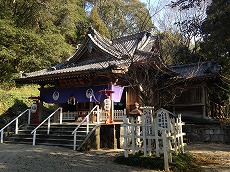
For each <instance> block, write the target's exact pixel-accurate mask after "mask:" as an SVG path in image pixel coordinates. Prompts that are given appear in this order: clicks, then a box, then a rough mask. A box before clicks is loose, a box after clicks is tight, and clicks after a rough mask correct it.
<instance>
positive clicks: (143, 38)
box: [16, 28, 161, 81]
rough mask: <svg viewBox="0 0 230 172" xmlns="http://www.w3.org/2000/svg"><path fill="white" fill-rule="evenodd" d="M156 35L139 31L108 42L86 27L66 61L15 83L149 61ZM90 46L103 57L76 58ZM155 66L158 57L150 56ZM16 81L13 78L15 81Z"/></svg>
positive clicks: (27, 75)
mask: <svg viewBox="0 0 230 172" xmlns="http://www.w3.org/2000/svg"><path fill="white" fill-rule="evenodd" d="M156 39H157V36H156V35H154V34H153V33H152V31H143V32H140V33H136V34H133V35H128V36H124V37H120V38H116V39H113V40H108V39H106V38H104V37H103V36H101V35H100V34H99V33H98V32H97V31H96V30H94V29H93V28H90V29H89V31H88V33H87V37H86V40H85V42H84V43H83V44H82V45H81V47H80V48H79V49H78V50H77V51H76V52H75V53H74V55H73V56H71V57H70V58H68V59H67V60H66V61H64V62H62V63H59V64H57V65H55V66H54V67H51V68H49V69H43V70H40V71H35V72H31V73H25V74H24V75H23V77H22V78H20V79H19V80H23V79H24V78H25V79H27V80H28V79H29V78H34V79H35V78H36V77H40V76H44V77H45V76H52V75H57V74H65V73H66V74H68V73H72V72H84V71H95V70H101V69H106V68H108V67H109V66H111V65H116V64H118V65H122V64H124V63H125V64H126V65H127V62H130V60H129V58H132V62H135V61H139V60H143V59H146V58H152V57H151V56H152V54H153V52H150V51H151V50H152V47H153V46H154V44H155V41H156ZM90 44H91V46H93V48H95V49H98V50H100V51H102V52H104V54H107V56H105V57H102V58H87V59H81V61H79V59H80V58H81V55H82V54H83V53H84V52H86V51H88V47H87V46H89V45H90ZM154 58H155V60H156V61H157V63H159V64H160V63H161V61H160V59H159V56H158V55H157V56H155V57H154ZM16 81H17V79H16Z"/></svg>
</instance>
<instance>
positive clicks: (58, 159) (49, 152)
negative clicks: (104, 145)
mask: <svg viewBox="0 0 230 172" xmlns="http://www.w3.org/2000/svg"><path fill="white" fill-rule="evenodd" d="M186 151H189V152H191V153H193V154H194V155H198V156H199V157H203V159H201V161H202V162H203V163H202V164H203V167H204V168H205V169H206V171H207V172H208V171H210V172H230V145H223V144H191V145H188V146H187V147H186ZM120 154H123V151H122V150H99V151H89V152H78V151H73V150H71V149H67V148H60V147H51V146H41V145H36V146H32V145H22V144H18V145H17V144H0V172H76V171H77V172H83V171H84V172H107V171H110V172H156V171H154V170H148V169H141V168H136V167H130V166H125V165H119V164H116V163H114V162H113V160H114V159H115V158H116V156H118V155H120ZM200 155H202V156H200Z"/></svg>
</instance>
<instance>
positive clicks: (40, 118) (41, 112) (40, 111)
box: [38, 85, 44, 122]
mask: <svg viewBox="0 0 230 172" xmlns="http://www.w3.org/2000/svg"><path fill="white" fill-rule="evenodd" d="M43 89H44V85H40V92H41V91H42V90H43ZM40 97H41V94H40ZM38 119H39V122H42V121H43V101H42V100H41V99H40V103H39V112H38Z"/></svg>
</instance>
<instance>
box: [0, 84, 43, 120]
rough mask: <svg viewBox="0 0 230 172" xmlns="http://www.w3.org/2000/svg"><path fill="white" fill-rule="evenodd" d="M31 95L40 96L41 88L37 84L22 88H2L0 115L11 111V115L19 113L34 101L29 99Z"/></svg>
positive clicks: (0, 91) (0, 92)
mask: <svg viewBox="0 0 230 172" xmlns="http://www.w3.org/2000/svg"><path fill="white" fill-rule="evenodd" d="M31 95H33V96H38V95H39V90H38V86H36V85H28V86H22V87H20V88H15V87H13V88H11V89H10V90H7V91H6V90H3V89H0V100H1V101H0V115H2V114H5V113H6V112H7V111H8V112H7V113H8V114H9V113H11V114H9V115H11V116H14V115H16V114H17V115H19V113H20V112H22V111H24V110H25V109H26V108H27V107H30V105H31V103H32V101H31V100H29V99H28V97H30V96H31Z"/></svg>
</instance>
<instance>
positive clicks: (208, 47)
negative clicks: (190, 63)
mask: <svg viewBox="0 0 230 172" xmlns="http://www.w3.org/2000/svg"><path fill="white" fill-rule="evenodd" d="M229 28H230V4H229V1H228V0H213V1H212V3H211V5H210V6H208V8H207V18H206V20H205V21H204V23H203V24H202V31H203V39H204V40H203V43H202V45H201V48H202V53H203V56H205V58H206V59H214V60H215V61H217V62H218V63H219V64H220V65H221V66H222V72H223V74H224V76H226V77H230V70H229V65H230V52H229V51H230V30H229ZM228 79H229V78H228ZM229 82H230V81H229Z"/></svg>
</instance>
